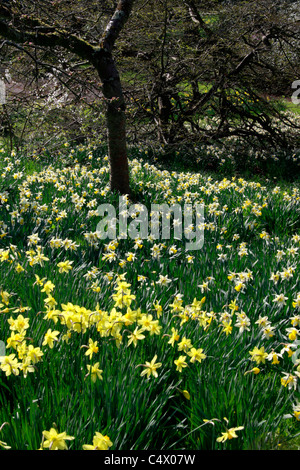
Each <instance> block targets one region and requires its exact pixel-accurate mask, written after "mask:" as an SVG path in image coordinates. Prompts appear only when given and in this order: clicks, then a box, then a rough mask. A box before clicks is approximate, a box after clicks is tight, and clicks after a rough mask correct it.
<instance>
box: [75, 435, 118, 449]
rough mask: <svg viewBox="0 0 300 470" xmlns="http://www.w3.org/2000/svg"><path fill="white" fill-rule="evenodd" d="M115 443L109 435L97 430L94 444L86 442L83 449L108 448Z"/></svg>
mask: <svg viewBox="0 0 300 470" xmlns="http://www.w3.org/2000/svg"><path fill="white" fill-rule="evenodd" d="M112 445H113V443H112V442H111V440H110V438H109V437H108V436H103V435H102V434H101V433H100V432H96V433H95V436H94V437H93V444H92V445H90V444H84V445H83V446H82V448H83V450H108V449H109V448H110V447H111V446H112Z"/></svg>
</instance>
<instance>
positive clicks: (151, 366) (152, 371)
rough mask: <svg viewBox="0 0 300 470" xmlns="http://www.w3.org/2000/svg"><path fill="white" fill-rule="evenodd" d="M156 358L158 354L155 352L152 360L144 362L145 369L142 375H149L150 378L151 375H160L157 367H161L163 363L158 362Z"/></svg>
mask: <svg viewBox="0 0 300 470" xmlns="http://www.w3.org/2000/svg"><path fill="white" fill-rule="evenodd" d="M156 359H157V355H156V354H155V356H154V357H153V359H152V361H151V362H148V361H146V363H145V364H143V366H144V367H145V369H144V370H143V372H142V373H141V376H143V375H147V377H148V378H149V377H150V376H151V375H153V377H158V373H157V370H156V369H158V368H159V367H161V366H162V363H161V362H156Z"/></svg>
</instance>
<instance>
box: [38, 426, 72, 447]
mask: <svg viewBox="0 0 300 470" xmlns="http://www.w3.org/2000/svg"><path fill="white" fill-rule="evenodd" d="M43 436H44V438H45V440H44V441H43V443H42V447H43V448H44V449H49V450H66V449H68V447H67V444H66V441H72V440H73V439H75V438H74V437H73V436H68V435H67V433H66V432H61V433H58V432H57V430H56V429H55V428H51V429H50V431H43Z"/></svg>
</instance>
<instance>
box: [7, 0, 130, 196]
mask: <svg viewBox="0 0 300 470" xmlns="http://www.w3.org/2000/svg"><path fill="white" fill-rule="evenodd" d="M79 3H80V5H79ZM79 3H78V5H77V8H76V5H75V4H74V2H71V1H67V0H66V1H60V2H58V1H52V2H48V1H47V2H46V1H44V0H39V1H38V2H33V1H31V0H28V1H11V2H9V1H5V2H4V1H2V2H1V3H0V18H1V21H0V36H1V37H2V38H5V41H4V42H3V43H2V47H3V46H4V45H9V46H15V47H17V48H20V49H22V50H23V51H24V52H26V54H27V55H29V56H30V57H31V59H32V60H33V62H34V63H35V64H36V66H38V65H39V64H40V63H41V64H43V65H45V60H46V61H47V63H48V64H49V67H50V69H53V68H55V67H56V66H54V64H53V62H54V63H55V55H56V53H58V54H59V53H61V51H62V50H63V51H64V52H66V53H67V54H68V55H67V56H66V58H65V59H64V61H65V63H67V64H68V63H69V61H72V60H74V56H75V57H76V59H77V60H78V58H80V59H82V60H84V61H88V62H89V63H90V64H91V65H92V66H93V67H94V68H95V70H96V71H97V73H98V75H99V77H100V80H101V82H102V92H103V95H104V98H105V100H106V122H107V129H108V148H109V157H110V168H111V189H112V190H113V191H115V190H116V191H119V192H121V193H123V194H129V193H130V187H129V171H128V160H127V150H126V130H125V102H124V97H123V92H122V87H121V82H120V77H119V73H118V70H117V67H116V64H115V61H114V58H113V54H112V51H113V48H114V45H115V42H116V40H117V38H118V36H119V34H120V32H121V30H122V29H123V27H124V25H125V23H126V21H127V20H128V18H129V15H130V13H131V9H132V5H133V3H134V2H133V0H120V1H119V2H118V4H117V6H116V9H115V12H114V14H113V16H112V17H111V19H110V21H109V23H108V25H107V27H106V28H105V30H104V32H102V34H99V33H100V31H99V29H102V27H103V23H104V21H103V18H105V14H106V13H107V9H106V7H107V2H103V4H102V5H101V7H102V8H99V7H98V3H99V2H92V3H91V2H79ZM79 6H80V7H81V8H80V9H79V8H78V7H79ZM109 10H110V9H109ZM91 13H93V14H92V15H91ZM109 13H110V11H109ZM86 16H87V17H90V21H86ZM82 36H85V37H86V39H82ZM99 36H100V37H99ZM28 46H29V49H28ZM32 46H33V47H34V51H33V52H32V50H31V49H30V48H31V47H32ZM37 48H42V55H43V60H41V59H40V58H39V54H38V50H37ZM49 57H50V63H49V62H48V58H49Z"/></svg>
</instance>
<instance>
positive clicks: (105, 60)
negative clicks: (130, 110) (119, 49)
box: [97, 52, 131, 195]
mask: <svg viewBox="0 0 300 470" xmlns="http://www.w3.org/2000/svg"><path fill="white" fill-rule="evenodd" d="M97 70H98V74H99V77H100V80H101V81H102V83H103V88H102V90H103V95H104V98H105V100H106V122H107V133H108V153H109V163H110V189H111V191H114V192H119V193H121V194H128V195H130V194H131V191H130V184H129V166H128V157H127V146H126V116H125V107H126V106H125V100H124V96H123V91H122V86H121V81H120V76H119V73H118V70H117V68H116V65H115V61H114V59H113V57H112V55H111V54H110V53H108V52H107V53H105V54H103V53H102V54H101V55H100V58H99V62H98V64H97Z"/></svg>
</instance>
